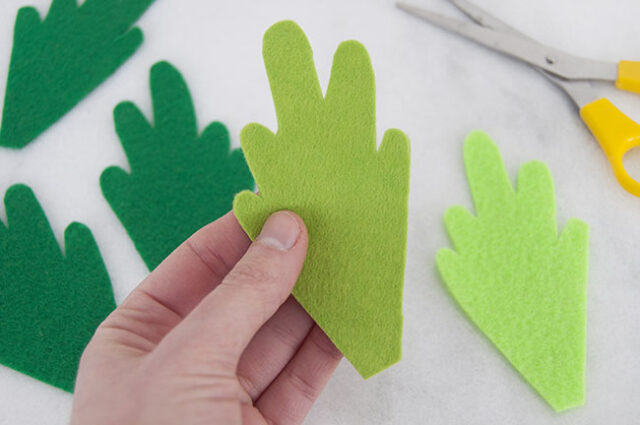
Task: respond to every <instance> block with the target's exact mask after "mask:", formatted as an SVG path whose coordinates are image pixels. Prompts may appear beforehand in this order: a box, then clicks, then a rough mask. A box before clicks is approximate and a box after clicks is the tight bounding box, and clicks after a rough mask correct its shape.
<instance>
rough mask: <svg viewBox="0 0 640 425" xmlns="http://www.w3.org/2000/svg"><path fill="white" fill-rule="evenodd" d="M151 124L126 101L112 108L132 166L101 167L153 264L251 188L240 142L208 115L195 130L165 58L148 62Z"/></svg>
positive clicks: (184, 94) (183, 88)
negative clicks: (208, 121)
mask: <svg viewBox="0 0 640 425" xmlns="http://www.w3.org/2000/svg"><path fill="white" fill-rule="evenodd" d="M150 79H151V95H152V99H153V125H151V124H150V123H149V122H148V121H147V120H146V118H145V117H144V116H143V115H142V113H141V112H140V110H139V109H138V108H136V106H135V105H134V104H133V103H131V102H123V103H121V104H119V105H118V106H117V107H116V108H115V110H114V114H113V115H114V121H115V126H116V132H117V133H118V136H119V137H120V141H121V143H122V147H123V148H124V150H125V152H126V155H127V158H128V160H129V166H130V168H131V172H130V173H127V172H125V171H124V170H123V169H121V168H118V167H110V168H107V169H106V170H105V171H104V172H103V173H102V176H101V177H100V185H101V187H102V193H103V194H104V196H105V198H106V199H107V201H108V202H109V204H110V205H111V208H112V209H113V210H114V211H115V213H116V215H117V216H118V218H119V219H120V221H121V222H122V224H123V225H124V227H125V228H126V229H127V232H128V233H129V236H130V237H131V239H132V240H133V242H134V244H135V246H136V249H137V250H138V252H139V253H140V255H141V256H142V259H143V260H144V262H145V263H146V265H147V267H148V268H149V269H150V270H152V269H154V268H155V267H156V266H157V265H158V264H160V262H161V261H162V260H164V259H165V257H166V256H167V255H169V254H170V253H171V252H172V251H173V250H174V249H175V248H177V247H178V245H180V244H181V243H182V242H183V241H184V240H185V239H187V238H188V237H189V236H190V235H191V234H192V233H193V232H195V231H196V230H198V229H199V228H200V227H202V226H204V225H206V224H208V223H210V222H212V221H214V220H216V219H217V218H219V217H221V216H222V215H224V214H225V213H227V212H229V211H230V210H231V206H232V203H233V197H234V196H235V194H236V193H238V192H240V191H242V190H244V189H252V188H253V187H254V183H253V178H252V176H251V173H250V172H249V168H248V167H247V164H246V162H245V160H244V156H243V155H242V151H241V150H240V149H235V150H230V142H229V133H228V132H227V129H226V127H225V126H224V125H223V124H221V123H219V122H214V123H211V124H209V126H207V127H206V128H205V129H204V131H203V132H202V133H201V134H200V135H198V126H197V124H196V116H195V112H194V109H193V102H192V100H191V95H190V94H189V89H188V88H187V85H186V83H185V81H184V79H183V78H182V76H181V75H180V73H179V72H178V71H177V70H176V69H175V68H174V67H173V66H171V65H170V64H169V63H167V62H158V63H157V64H155V65H154V66H153V67H152V68H151V78H150Z"/></svg>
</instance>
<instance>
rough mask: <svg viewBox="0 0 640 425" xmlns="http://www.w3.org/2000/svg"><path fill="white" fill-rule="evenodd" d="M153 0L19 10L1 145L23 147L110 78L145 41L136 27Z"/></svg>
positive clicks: (58, 1)
mask: <svg viewBox="0 0 640 425" xmlns="http://www.w3.org/2000/svg"><path fill="white" fill-rule="evenodd" d="M152 2H153V0H85V1H84V2H83V3H82V5H81V6H78V4H77V0H53V2H52V3H51V7H50V9H49V13H48V14H47V16H46V18H45V19H44V20H41V19H40V15H39V14H38V11H37V10H36V9H35V8H33V7H23V8H21V9H20V10H19V11H18V16H17V18H16V24H15V28H14V39H13V51H12V53H11V62H10V64H9V76H8V78H7V86H6V91H5V98H4V109H3V113H2V128H1V130H0V146H6V147H9V148H22V147H23V146H25V145H27V144H28V143H29V142H31V141H32V140H33V139H35V138H36V137H38V135H40V134H41V133H42V132H44V131H45V130H46V129H47V128H48V127H50V126H51V125H52V124H53V123H55V122H56V121H57V120H58V119H60V118H61V117H62V116H63V115H64V114H66V113H67V112H69V111H70V110H71V109H72V108H73V107H74V106H75V105H76V104H78V102H80V101H81V100H82V98H84V97H85V96H86V95H87V94H89V92H91V91H92V90H93V89H95V88H96V87H97V86H98V85H100V83H102V82H103V81H104V80H106V79H107V78H108V77H109V76H110V75H111V74H112V73H114V72H115V71H116V69H118V67H119V66H120V65H122V64H123V63H124V62H125V61H126V60H127V59H128V58H129V57H130V56H131V55H133V53H134V52H135V51H136V49H137V48H138V47H139V46H140V43H142V31H140V29H138V28H131V26H132V24H133V23H134V22H135V21H136V20H137V19H138V18H139V17H140V16H141V15H142V14H143V13H144V11H145V10H146V9H147V7H149V5H150V4H151V3H152Z"/></svg>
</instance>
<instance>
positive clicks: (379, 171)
mask: <svg viewBox="0 0 640 425" xmlns="http://www.w3.org/2000/svg"><path fill="white" fill-rule="evenodd" d="M263 55H264V61H265V66H266V69H267V74H268V77H269V83H270V85H271V90H272V93H273V100H274V104H275V108H276V114H277V119H278V131H277V133H275V134H274V133H272V132H271V131H270V130H268V129H267V128H265V127H263V126H261V125H259V124H250V125H248V126H246V127H245V128H244V129H243V131H242V134H241V136H240V140H241V145H242V148H243V150H244V152H245V155H246V158H247V162H248V163H249V168H250V169H251V171H252V172H253V175H254V177H255V178H256V182H257V185H258V188H259V191H260V194H259V195H255V194H253V193H251V192H249V191H245V192H242V193H240V194H239V195H238V196H237V197H236V199H235V201H234V212H235V214H236V216H237V217H238V220H239V222H240V224H241V225H242V227H243V228H244V229H245V230H246V231H247V233H248V234H249V236H250V237H251V238H252V239H253V238H255V237H256V236H257V235H258V233H259V232H260V229H261V228H262V225H263V223H264V222H265V220H266V218H267V217H268V216H269V215H270V214H272V213H273V212H275V211H278V210H282V209H289V210H292V211H294V212H296V213H297V214H298V215H300V216H301V217H302V219H303V220H304V222H305V224H306V225H307V228H308V232H309V241H310V242H309V252H308V255H307V259H306V262H305V265H304V269H303V271H302V274H301V276H300V278H299V279H298V282H297V284H296V286H295V288H294V290H293V294H294V296H295V297H296V299H297V300H298V301H299V302H300V304H302V306H303V307H304V308H305V309H306V310H307V312H308V313H309V314H310V315H311V317H313V319H314V320H315V321H316V322H317V323H318V325H319V326H320V327H321V328H322V329H323V330H324V331H325V332H326V333H327V335H328V336H329V337H330V338H331V340H332V341H333V342H334V343H335V344H336V346H337V347H338V348H339V349H340V350H341V351H342V352H343V353H344V355H345V356H346V357H347V359H349V361H350V362H351V363H352V364H353V365H354V367H355V368H356V369H357V370H358V372H360V374H361V375H362V376H363V377H365V378H366V377H369V376H371V375H374V374H375V373H377V372H379V371H381V370H383V369H384V368H386V367H388V366H390V365H392V364H393V363H395V362H397V361H398V360H400V357H401V340H402V287H403V283H404V282H403V281H404V276H403V274H404V262H405V249H406V232H407V214H408V210H407V208H408V207H407V203H408V192H409V141H408V139H407V137H406V136H405V135H404V134H403V133H402V132H400V131H399V130H389V131H387V132H386V134H385V137H384V139H383V141H382V145H381V146H380V149H378V150H377V149H376V137H377V136H376V122H375V83H374V75H373V70H372V68H371V63H370V60H369V56H368V54H367V51H366V50H365V48H364V47H363V46H362V45H361V44H360V43H358V42H355V41H347V42H344V43H342V44H341V45H340V47H339V48H338V50H337V52H336V54H335V56H334V61H333V68H332V70H331V79H330V82H329V86H328V88H327V93H326V96H325V97H324V98H323V96H322V91H321V89H320V84H319V82H318V77H317V75H316V71H315V66H314V64H313V57H312V52H311V47H310V46H309V43H308V41H307V39H306V37H305V35H304V33H303V32H302V30H301V29H300V28H299V27H298V26H297V25H296V24H295V23H293V22H290V21H285V22H280V23H278V24H275V25H274V26H272V27H271V28H270V29H269V30H268V31H267V32H266V34H265V36H264V43H263Z"/></svg>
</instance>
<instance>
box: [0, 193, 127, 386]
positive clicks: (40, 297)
mask: <svg viewBox="0 0 640 425" xmlns="http://www.w3.org/2000/svg"><path fill="white" fill-rule="evenodd" d="M4 204H5V208H6V211H7V226H5V225H4V224H3V223H0V363H2V364H4V365H5V366H9V367H11V368H13V369H15V370H17V371H19V372H22V373H25V374H27V375H29V376H32V377H34V378H36V379H39V380H41V381H44V382H46V383H48V384H51V385H53V386H56V387H58V388H61V389H63V390H65V391H69V392H72V391H73V386H74V382H75V378H76V372H77V370H78V362H79V361H80V356H81V354H82V351H83V350H84V348H85V347H86V345H87V343H88V342H89V340H90V339H91V336H92V335H93V333H94V331H95V330H96V328H97V327H98V325H99V324H100V323H101V322H102V321H103V320H104V319H105V318H106V317H107V315H108V314H109V313H111V311H112V310H113V309H115V307H116V304H115V301H114V298H113V291H112V288H111V283H110V280H109V275H108V274H107V270H106V268H105V266H104V263H103V262H102V257H101V256H100V251H98V246H97V245H96V242H95V240H94V239H93V236H92V234H91V231H90V230H89V229H88V228H87V227H86V226H85V225H83V224H80V223H72V224H70V225H69V226H68V227H67V229H66V230H65V232H64V241H65V242H64V245H65V246H64V250H65V252H64V254H63V253H62V251H61V250H60V247H59V246H58V242H57V241H56V238H55V236H54V234H53V232H52V231H51V227H50V226H49V222H48V221H47V218H46V216H45V214H44V212H43V211H42V208H41V207H40V205H39V204H38V201H37V200H36V198H35V196H34V195H33V192H32V191H31V189H29V188H28V187H27V186H24V185H21V184H17V185H14V186H11V187H10V188H9V190H7V193H6V194H5V198H4Z"/></svg>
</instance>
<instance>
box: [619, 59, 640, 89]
mask: <svg viewBox="0 0 640 425" xmlns="http://www.w3.org/2000/svg"><path fill="white" fill-rule="evenodd" d="M616 87H617V88H619V89H620V90H627V91H632V92H634V93H640V62H637V61H620V62H618V79H617V80H616Z"/></svg>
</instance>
